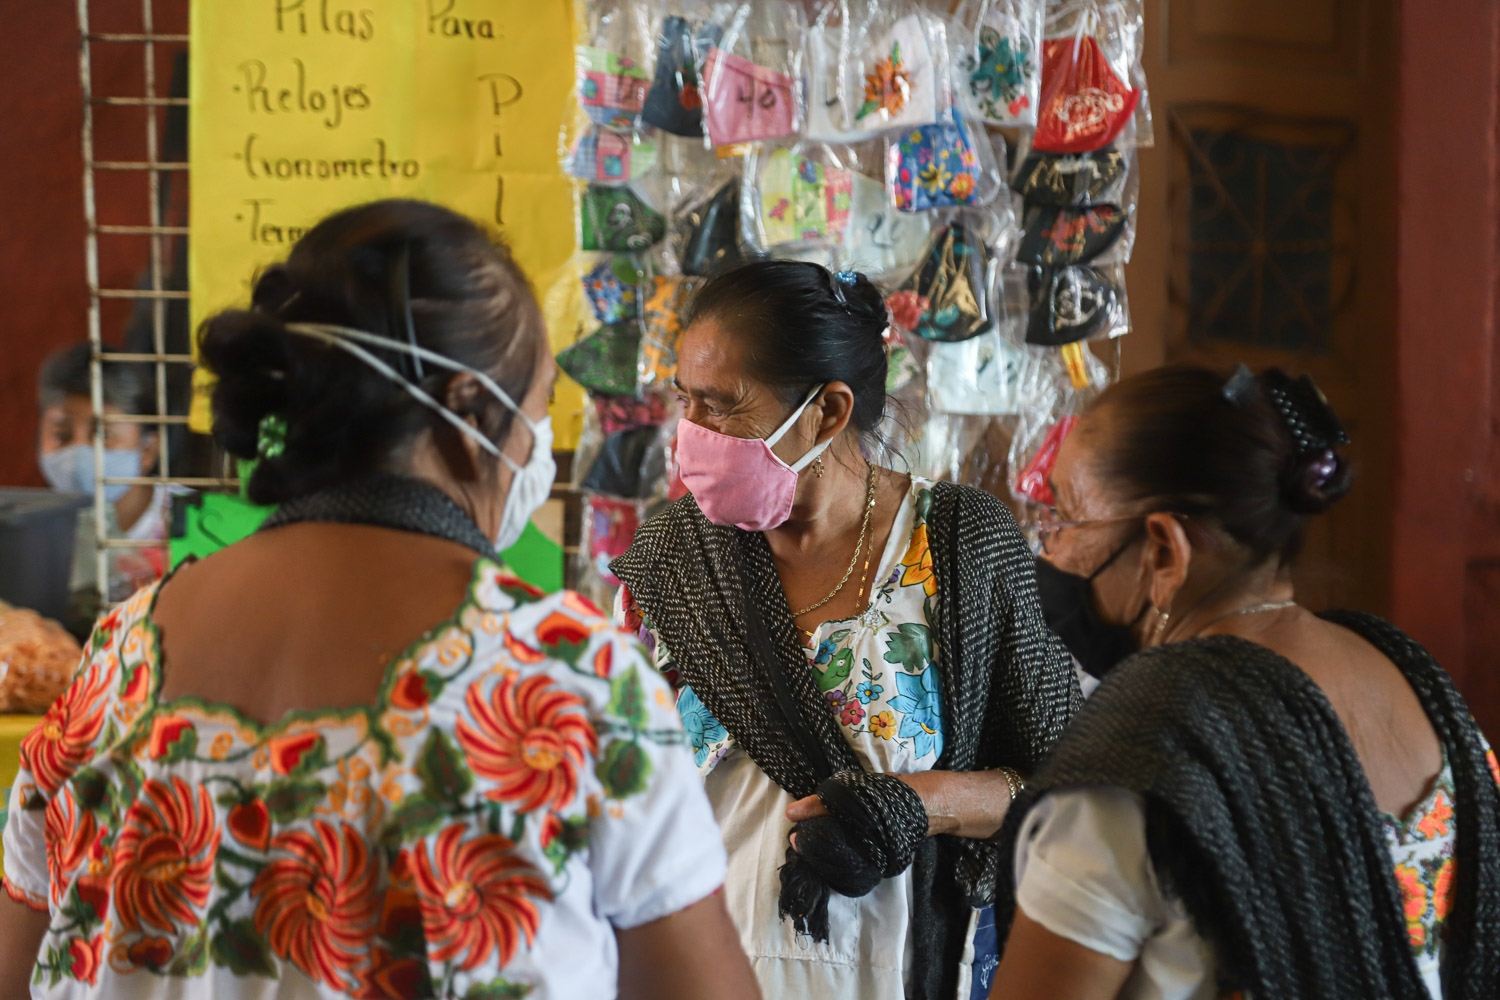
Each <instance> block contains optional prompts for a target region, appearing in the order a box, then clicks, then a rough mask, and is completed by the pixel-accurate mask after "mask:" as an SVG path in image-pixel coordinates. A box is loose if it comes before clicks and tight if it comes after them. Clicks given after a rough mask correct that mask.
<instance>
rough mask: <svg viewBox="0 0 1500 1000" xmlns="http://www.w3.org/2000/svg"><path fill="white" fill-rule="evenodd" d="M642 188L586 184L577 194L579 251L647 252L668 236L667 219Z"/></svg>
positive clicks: (654, 197)
mask: <svg viewBox="0 0 1500 1000" xmlns="http://www.w3.org/2000/svg"><path fill="white" fill-rule="evenodd" d="M659 204H660V202H658V201H657V198H656V196H655V195H654V194H653V193H651V192H649V191H647V190H646V189H645V188H644V186H642V185H622V186H619V187H613V186H610V185H608V184H589V185H586V186H584V187H583V188H582V189H581V190H579V192H578V195H577V218H578V248H579V249H580V250H584V251H589V252H593V251H601V250H603V251H612V252H619V251H625V250H632V251H639V250H646V249H648V248H650V247H652V246H655V245H656V244H658V243H660V242H661V241H662V240H664V239H666V236H667V217H666V216H665V215H664V214H663V213H662V211H661V209H660V208H659V207H658V205H659Z"/></svg>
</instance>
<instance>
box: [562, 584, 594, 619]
mask: <svg viewBox="0 0 1500 1000" xmlns="http://www.w3.org/2000/svg"><path fill="white" fill-rule="evenodd" d="M563 607H565V608H567V609H569V610H570V611H573V612H575V613H577V614H581V615H584V616H586V617H589V618H603V617H604V612H603V611H600V610H599V605H597V604H595V603H594V602H593V601H591V600H589V599H588V598H587V597H584V596H583V595H582V594H579V593H576V592H574V591H571V590H568V591H564V592H563Z"/></svg>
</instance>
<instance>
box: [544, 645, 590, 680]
mask: <svg viewBox="0 0 1500 1000" xmlns="http://www.w3.org/2000/svg"><path fill="white" fill-rule="evenodd" d="M543 648H544V649H546V651H547V654H548V655H549V656H555V657H557V658H558V659H559V660H562V661H563V662H564V663H566V664H567V665H568V666H570V667H572V668H573V669H574V670H577V669H578V661H579V660H581V659H583V654H584V651H585V650H587V649H588V648H589V640H587V639H584V640H582V641H581V642H569V641H568V640H566V639H564V640H562V641H560V642H555V643H544V644H543ZM587 672H588V673H593V671H587Z"/></svg>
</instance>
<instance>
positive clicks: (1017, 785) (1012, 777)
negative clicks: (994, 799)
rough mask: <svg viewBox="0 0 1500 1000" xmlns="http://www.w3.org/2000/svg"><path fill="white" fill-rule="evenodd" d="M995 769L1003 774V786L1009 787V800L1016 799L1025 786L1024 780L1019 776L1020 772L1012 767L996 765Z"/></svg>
mask: <svg viewBox="0 0 1500 1000" xmlns="http://www.w3.org/2000/svg"><path fill="white" fill-rule="evenodd" d="M995 770H997V771H999V772H1000V773H1001V774H1003V775H1005V787H1006V788H1009V789H1010V800H1011V801H1012V802H1014V801H1016V797H1017V796H1018V795H1020V794H1021V791H1022V789H1024V788H1025V787H1026V781H1025V779H1024V778H1022V777H1021V772H1020V771H1017V770H1016V769H1015V768H1013V767H997V768H995Z"/></svg>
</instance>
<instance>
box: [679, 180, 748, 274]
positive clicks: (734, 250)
mask: <svg viewBox="0 0 1500 1000" xmlns="http://www.w3.org/2000/svg"><path fill="white" fill-rule="evenodd" d="M672 230H673V236H674V238H675V241H676V250H677V259H678V263H679V265H680V266H681V268H682V273H683V274H687V275H691V276H693V277H704V276H707V275H709V274H713V273H714V272H716V271H718V270H721V269H723V268H726V267H730V266H732V265H734V264H735V263H737V262H738V261H740V260H741V259H742V256H741V253H740V181H739V177H738V174H737V173H729V174H725V173H723V172H721V173H720V175H719V176H718V177H716V178H715V180H714V182H713V186H712V187H710V188H708V189H707V191H706V193H704V194H701V195H700V196H698V197H696V198H695V199H694V200H692V201H690V202H689V203H688V204H687V205H685V206H684V207H683V208H682V209H681V210H679V211H678V213H677V214H676V216H675V218H674V221H673V226H672Z"/></svg>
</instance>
